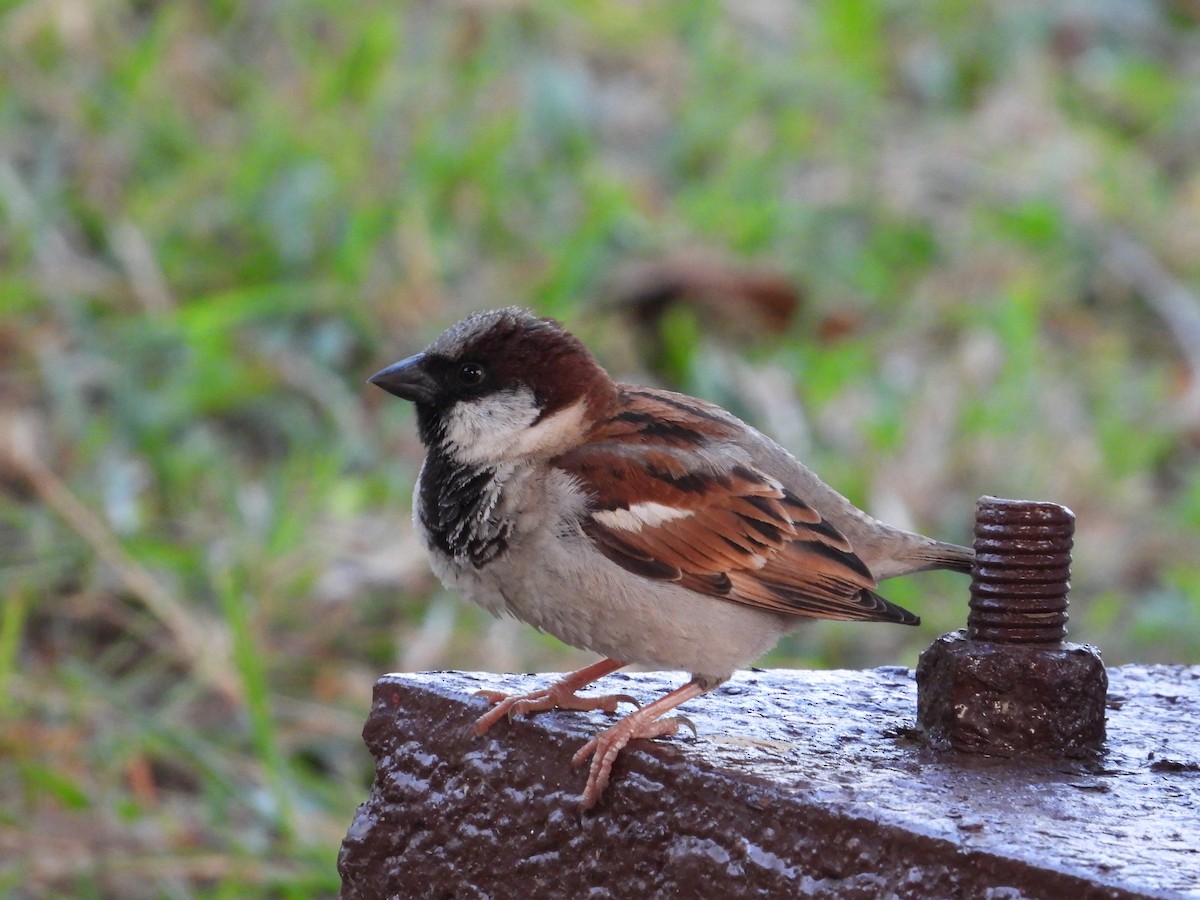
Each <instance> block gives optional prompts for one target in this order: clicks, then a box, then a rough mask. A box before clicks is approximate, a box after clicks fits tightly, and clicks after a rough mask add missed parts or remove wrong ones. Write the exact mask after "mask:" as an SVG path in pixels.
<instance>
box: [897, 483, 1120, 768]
mask: <svg viewBox="0 0 1200 900" xmlns="http://www.w3.org/2000/svg"><path fill="white" fill-rule="evenodd" d="M1074 530H1075V515H1074V513H1072V512H1071V511H1070V510H1069V509H1067V508H1066V507H1065V506H1059V505H1058V504H1055V503H1043V502H1035V501H1027V500H1005V499H1001V498H998V497H982V498H980V500H979V503H978V504H977V506H976V511H975V565H974V568H973V569H972V578H971V602H970V611H969V613H968V616H967V628H966V629H965V630H960V631H956V632H952V633H951V634H945V635H942V636H941V637H940V638H938V640H936V641H935V642H934V643H933V644H932V645H931V646H930V647H929V648H928V649H926V650H925V652H924V653H922V654H921V659H920V661H919V663H918V664H917V719H918V722H919V724H920V725H921V728H922V729H923V730H924V732H925V735H926V737H927V739H928V740H929V742H930V744H931V745H933V746H934V747H938V748H941V749H955V750H961V751H967V752H973V753H987V754H993V755H999V756H1017V755H1025V754H1039V755H1065V756H1082V755H1087V754H1089V753H1093V752H1095V751H1097V750H1099V749H1100V747H1101V745H1102V744H1103V742H1104V709H1105V699H1106V696H1105V695H1106V691H1107V688H1108V677H1107V675H1106V674H1105V672H1104V665H1103V663H1102V662H1101V661H1100V653H1099V651H1098V650H1096V649H1095V648H1094V647H1090V646H1087V645H1080V644H1069V643H1066V642H1065V641H1064V640H1063V638H1064V637H1065V636H1066V623H1067V593H1068V590H1069V589H1070V575H1071V547H1072V543H1073V538H1074Z"/></svg>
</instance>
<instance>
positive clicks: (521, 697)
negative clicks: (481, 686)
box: [475, 682, 642, 734]
mask: <svg viewBox="0 0 1200 900" xmlns="http://www.w3.org/2000/svg"><path fill="white" fill-rule="evenodd" d="M475 696H476V697H483V698H484V699H485V700H487V701H488V702H489V703H494V704H496V705H495V706H493V707H492V708H491V709H490V710H489V711H488V712H486V713H484V714H483V715H482V716H480V717H479V718H478V719H476V720H475V733H476V734H483V733H485V732H486V731H487V730H488V729H489V728H491V727H492V726H493V725H495V724H496V723H497V722H499V721H500V720H501V719H503V718H504V717H505V716H508V718H510V719H512V718H513V717H515V716H526V715H529V714H530V713H536V712H545V711H546V710H550V709H569V710H580V711H587V710H592V709H599V710H602V711H604V712H606V713H615V712H616V711H617V705H618V704H620V703H632V704H633V705H634V706H636V707H638V708H641V705H642V704H640V703H638V702H637V700H635V699H634V698H633V697H631V696H629V694H604V695H603V696H600V697H581V696H579V695H578V694H576V693H575V692H574V691H573V690H571V689H570V688H569V687H567V686H565V685H563V684H562V682H559V683H557V684H554V685H551V686H550V687H548V688H543V689H542V690H540V691H531V692H530V693H528V694H516V695H509V694H504V693H501V692H500V691H476V692H475Z"/></svg>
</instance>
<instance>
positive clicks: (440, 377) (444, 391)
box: [368, 307, 616, 465]
mask: <svg viewBox="0 0 1200 900" xmlns="http://www.w3.org/2000/svg"><path fill="white" fill-rule="evenodd" d="M368 380H369V381H370V382H371V383H372V384H375V385H378V386H379V387H381V388H383V389H384V390H385V391H387V392H388V393H390V394H395V395H396V396H397V397H401V398H403V399H405V400H411V401H412V402H413V403H415V404H416V407H417V424H418V427H419V429H420V435H421V441H422V443H424V444H425V446H426V447H430V448H434V447H436V448H439V449H441V450H444V451H445V452H447V453H449V454H450V455H451V456H453V457H454V458H455V459H457V460H459V461H460V462H463V463H467V464H472V465H489V464H494V463H498V462H505V461H511V460H516V459H519V458H522V457H547V456H554V455H556V454H559V453H562V452H564V451H565V450H568V449H570V448H571V447H574V446H576V445H578V444H579V443H582V441H583V439H584V436H585V434H586V431H587V428H588V426H589V425H590V423H591V422H592V421H594V420H595V419H596V418H597V417H599V416H600V415H602V414H603V412H604V409H605V408H606V407H607V406H608V405H609V404H610V403H611V402H612V400H613V397H614V396H615V392H616V389H615V387H614V385H613V383H612V380H611V379H610V378H609V377H608V373H606V372H605V371H604V369H602V368H601V367H600V364H599V363H597V362H596V360H595V358H594V357H593V356H592V354H591V353H590V352H589V351H588V349H587V348H586V347H584V346H583V344H582V342H580V341H579V339H578V338H576V337H575V336H574V335H572V334H570V333H568V332H567V331H566V330H565V329H563V327H562V326H561V325H559V324H558V323H557V322H555V321H554V320H553V319H543V318H539V317H538V316H535V315H533V314H532V313H530V312H528V311H527V310H523V309H519V308H517V307H508V308H506V309H497V310H490V311H488V312H481V313H476V314H475V315H473V316H470V317H468V318H466V319H463V321H461V322H459V323H458V324H457V325H454V326H452V327H450V328H448V329H447V330H446V331H444V332H443V333H442V335H441V336H440V337H439V338H438V339H437V340H435V341H434V342H433V343H432V344H430V345H429V347H428V348H426V350H425V351H424V352H423V353H418V354H417V355H416V356H410V357H409V358H408V359H404V360H401V361H400V362H398V363H394V364H392V365H390V366H388V367H387V368H386V369H383V370H381V371H379V372H376V373H375V374H374V375H372V376H371V377H370V378H369V379H368Z"/></svg>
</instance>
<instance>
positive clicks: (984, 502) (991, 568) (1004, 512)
mask: <svg viewBox="0 0 1200 900" xmlns="http://www.w3.org/2000/svg"><path fill="white" fill-rule="evenodd" d="M1074 535H1075V514H1074V513H1073V512H1071V510H1069V509H1067V508H1066V507H1065V506H1059V505H1058V504H1057V503H1041V502H1037V501H1032V500H1005V499H1002V498H999V497H981V498H980V499H979V502H978V504H976V507H975V563H974V565H973V566H972V568H971V604H970V612H969V613H968V615H967V636H968V637H970V638H971V639H973V640H978V641H992V642H995V643H1004V644H1033V643H1058V642H1061V641H1062V640H1063V638H1065V637H1066V635H1067V592H1068V591H1069V590H1070V587H1071V582H1070V578H1071V547H1072V546H1073V544H1074Z"/></svg>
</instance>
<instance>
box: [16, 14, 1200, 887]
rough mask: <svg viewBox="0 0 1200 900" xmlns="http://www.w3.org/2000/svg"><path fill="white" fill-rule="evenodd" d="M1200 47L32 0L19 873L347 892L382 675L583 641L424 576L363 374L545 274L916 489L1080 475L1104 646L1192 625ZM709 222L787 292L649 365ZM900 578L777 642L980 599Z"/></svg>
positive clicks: (846, 22)
mask: <svg viewBox="0 0 1200 900" xmlns="http://www.w3.org/2000/svg"><path fill="white" fill-rule="evenodd" d="M1197 58H1200V14H1198V12H1197V8H1196V6H1195V4H1194V3H1191V2H1188V0H1176V2H1174V3H1159V4H1155V3H1149V2H1140V0H1124V2H1116V0H1111V2H1108V0H1106V2H1098V3H1094V4H1089V5H1087V6H1079V5H1061V6H1059V5H1044V4H1033V3H1015V4H1014V3H1003V4H1002V3H984V4H976V5H974V6H970V7H969V6H967V5H964V4H959V3H951V2H949V0H940V2H939V0H931V2H924V3H919V4H911V5H900V6H898V5H895V4H886V3H883V2H880V0H854V2H841V3H813V4H803V5H793V4H790V3H783V2H770V0H756V2H754V3H739V4H733V3H726V4H721V3H716V2H704V3H695V4H643V3H634V2H621V3H611V4H591V3H583V2H555V3H551V2H507V3H484V2H461V3H446V4H434V3H417V2H412V3H401V4H392V3H381V2H364V3H359V4H355V5H353V6H345V7H343V6H340V5H336V4H331V3H325V2H318V0H294V2H291V3H287V4H266V3H257V2H237V0H222V2H216V3H199V2H178V3H170V4H133V3H123V2H109V3H95V4H86V3H82V4H81V3H66V2H50V0H38V2H35V0H26V2H4V3H0V591H2V599H3V611H2V613H0V688H2V690H0V715H2V717H3V723H2V727H0V795H2V796H3V797H4V798H5V802H4V804H3V806H2V807H0V892H3V893H5V894H7V895H10V896H14V897H25V896H30V897H32V896H42V895H45V894H48V893H71V894H75V895H78V896H83V897H91V896H95V897H101V896H122V897H132V896H212V897H226V896H245V895H247V894H259V895H268V896H297V897H300V896H303V897H308V896H319V895H330V894H332V893H334V892H335V891H336V889H337V877H336V871H335V868H334V859H335V855H336V849H337V845H338V843H339V841H340V839H341V836H342V834H343V833H344V830H345V828H346V827H347V825H348V824H349V821H350V817H351V814H352V811H353V808H354V805H355V803H356V802H357V801H358V800H359V799H361V798H362V797H363V796H364V794H365V791H366V787H367V785H368V784H369V777H370V760H369V759H368V758H367V757H366V753H365V751H364V750H363V749H362V748H361V744H360V742H359V739H358V731H359V729H360V727H361V722H362V720H363V719H364V718H365V714H366V711H367V707H368V703H369V697H370V686H371V684H372V682H373V680H374V678H375V677H376V676H377V675H379V674H381V673H382V672H384V671H387V670H393V669H397V668H436V667H451V666H453V667H461V668H504V669H515V670H534V669H543V670H548V669H554V668H565V667H568V666H571V665H573V664H575V663H578V662H580V661H582V660H585V659H587V657H586V655H584V654H580V653H577V652H575V651H570V650H566V649H564V648H562V647H560V646H559V645H557V644H556V642H554V641H553V640H551V639H549V638H546V637H544V636H540V635H537V634H535V633H532V632H531V631H530V630H529V629H526V628H524V627H522V626H516V625H513V624H512V623H499V624H492V623H491V622H490V620H488V619H487V617H486V616H485V615H484V614H482V613H481V612H479V611H477V610H474V609H471V608H467V607H464V606H462V605H460V604H459V603H458V601H457V600H456V599H454V598H452V597H450V596H448V595H447V594H445V593H444V592H443V591H442V590H441V589H440V588H439V587H438V586H437V585H436V584H435V582H434V581H433V580H432V578H431V577H430V576H429V574H428V572H427V569H426V568H425V565H424V562H423V559H422V557H421V554H420V551H419V549H418V548H416V547H415V546H414V543H413V539H412V534H411V527H410V525H409V523H408V519H409V512H408V508H409V496H410V489H411V484H412V480H413V478H414V477H415V473H416V469H417V466H418V464H419V460H420V449H419V447H418V445H417V444H416V442H415V437H414V434H413V429H412V422H411V418H410V412H409V410H407V409H405V408H404V405H403V404H399V403H395V402H392V401H390V400H389V398H386V397H383V396H382V395H379V394H378V392H376V393H372V392H370V391H369V390H368V389H366V388H365V387H364V386H363V379H364V377H365V376H366V375H367V374H369V373H370V372H371V371H374V368H375V367H377V366H378V365H381V364H384V363H386V362H390V361H392V360H394V359H397V358H399V357H401V356H403V355H406V354H408V353H410V352H413V351H415V350H416V349H419V348H420V347H421V346H422V345H423V344H424V343H425V342H426V341H427V340H428V339H429V338H431V337H432V336H434V335H435V334H436V333H437V332H438V331H439V330H440V329H441V328H442V327H444V326H446V325H447V324H449V323H451V322H452V321H454V320H455V319H457V318H458V317H459V316H461V315H462V314H464V313H465V312H467V311H469V310H473V309H478V308H483V307H489V306H496V305H501V304H504V303H509V302H519V303H523V304H527V305H531V306H534V307H535V308H537V309H538V310H540V311H542V312H545V313H548V314H553V315H557V316H559V317H561V318H563V319H564V320H565V321H567V322H568V323H569V324H570V325H571V326H572V327H573V328H575V329H576V330H577V331H578V332H579V333H580V334H581V335H583V336H584V337H585V338H586V339H587V340H588V341H589V343H590V344H592V345H593V346H594V347H596V348H597V351H598V352H599V353H600V354H601V355H602V357H603V359H604V361H605V362H606V363H607V364H609V365H610V367H611V368H612V369H613V371H614V372H617V373H619V374H621V375H623V376H625V377H628V378H630V379H647V378H654V377H656V378H659V379H660V380H662V379H665V380H667V381H668V382H669V383H671V384H672V385H673V386H676V387H679V388H681V389H684V390H689V391H693V392H698V393H702V394H704V395H705V396H709V397H711V398H712V399H715V400H717V401H719V402H722V403H727V404H729V405H731V406H732V407H733V408H736V409H737V410H738V411H739V412H741V413H742V414H744V415H746V416H747V417H749V418H751V419H752V420H753V421H754V422H755V423H756V424H759V425H760V426H761V427H763V428H765V429H767V430H769V431H772V432H773V433H776V434H777V435H779V436H780V437H782V438H783V439H785V441H786V442H787V443H788V444H789V445H790V446H791V447H792V449H794V450H795V451H797V453H799V454H800V455H801V456H802V457H803V458H804V459H805V460H806V461H807V462H809V464H810V465H812V466H813V467H814V468H815V469H816V470H817V471H819V472H821V473H822V474H823V475H824V476H825V477H826V479H827V480H828V481H830V482H831V483H832V484H834V485H835V486H837V487H838V488H839V489H840V490H842V491H843V492H844V493H846V494H847V495H848V496H850V497H851V498H852V499H853V500H855V501H856V502H858V503H859V504H860V505H863V506H864V507H866V508H868V509H870V510H871V511H873V512H875V513H876V514H878V515H880V516H882V517H884V518H888V519H891V520H895V521H897V522H898V523H900V524H910V525H912V526H914V527H918V528H920V529H921V530H924V531H926V532H928V533H932V534H936V535H938V536H941V537H944V538H947V539H952V540H959V541H963V542H967V541H969V539H970V538H969V529H970V518H971V510H972V506H973V503H974V500H975V498H976V497H978V496H979V495H980V494H983V493H995V494H1000V495H1005V496H1020V497H1036V498H1046V499H1053V500H1057V501H1060V502H1064V503H1067V504H1068V505H1070V506H1071V507H1072V508H1074V509H1075V511H1076V513H1077V514H1078V516H1079V531H1078V535H1077V541H1076V543H1077V552H1076V567H1075V581H1074V583H1075V589H1074V593H1073V601H1074V602H1073V606H1072V630H1073V635H1074V636H1075V637H1077V638H1078V639H1080V640H1087V641H1089V642H1093V643H1096V644H1098V645H1099V646H1101V647H1102V649H1103V650H1104V653H1105V658H1106V659H1107V660H1108V661H1109V662H1110V663H1121V662H1125V661H1131V660H1137V661H1143V662H1150V661H1160V660H1161V661H1173V662H1189V663H1198V662H1200V574H1197V573H1198V570H1197V568H1196V559H1197V556H1198V553H1197V551H1198V550H1200V541H1198V539H1197V534H1198V531H1200V453H1198V441H1200V383H1198V381H1197V376H1198V375H1200V346H1197V340H1198V339H1197V336H1196V331H1195V327H1196V326H1195V321H1196V318H1195V317H1197V316H1200V306H1198V305H1197V304H1198V302H1200V301H1197V291H1198V290H1200V163H1198V161H1197V158H1196V155H1195V153H1194V148H1195V147H1196V146H1197V145H1198V141H1200V87H1198V86H1197V85H1198V84H1200V82H1197V80H1196V78H1195V77H1194V76H1195V64H1194V61H1195V60H1196V59H1197ZM680 249H685V250H689V251H690V252H693V253H699V254H701V255H703V256H705V257H706V258H716V259H723V260H727V261H730V262H729V264H730V265H738V266H741V265H746V266H752V267H762V268H764V269H766V270H770V271H773V272H778V273H782V275H783V276H784V277H786V278H787V279H788V280H789V281H790V282H791V283H792V284H794V285H795V286H796V287H797V290H798V291H800V292H801V294H802V297H803V305H802V308H801V310H800V313H799V315H798V317H797V318H796V320H795V322H794V323H793V325H792V326H791V327H790V328H789V329H787V331H786V333H783V334H778V335H774V334H773V335H759V336H758V337H757V338H756V339H752V340H750V341H749V342H748V343H747V342H745V341H740V342H739V341H735V340H733V339H731V338H730V337H729V336H728V335H725V334H723V333H722V330H721V328H720V327H717V326H716V325H714V323H713V320H712V318H711V317H710V316H709V315H708V314H707V313H705V312H704V310H699V311H697V310H694V309H690V308H687V307H684V308H680V309H676V310H673V311H672V312H671V313H670V319H669V321H670V322H671V323H672V329H671V332H670V335H669V336H668V339H667V344H668V346H666V347H665V349H664V351H663V353H662V357H661V360H660V361H661V362H662V363H663V365H662V366H661V367H660V368H659V371H658V374H657V375H652V374H650V373H649V372H648V366H649V364H650V363H649V361H648V360H647V358H645V357H644V356H641V355H639V352H638V350H637V346H638V344H637V342H636V341H635V337H637V336H638V333H637V328H636V326H635V325H634V324H632V323H631V322H630V320H629V317H628V315H627V314H626V312H625V311H624V310H623V308H622V307H621V306H620V304H617V303H614V302H612V296H613V287H612V285H613V280H614V276H615V274H616V273H618V272H619V271H620V270H621V269H622V267H623V266H625V265H626V264H627V263H629V262H630V261H633V260H647V259H649V260H653V259H656V258H661V257H663V256H664V255H670V254H671V253H674V252H676V251H678V250H680ZM1131 254H1132V256H1131ZM885 593H886V594H887V596H889V597H890V598H891V599H893V600H895V601H897V602H899V603H901V604H902V605H905V606H907V607H910V608H912V609H914V610H916V611H918V612H920V614H921V615H922V616H923V618H924V620H925V624H924V625H923V626H922V628H921V629H920V630H919V631H916V630H908V629H887V628H864V627H862V626H844V625H834V624H821V625H817V626H814V627H812V628H810V629H806V630H805V631H803V632H802V633H801V634H800V635H797V636H796V637H794V638H791V639H789V640H787V641H785V642H784V644H782V645H781V647H780V648H779V649H778V650H777V651H775V652H774V653H773V654H772V655H771V656H770V657H769V658H768V660H767V662H768V664H772V665H820V666H861V665H878V664H887V663H904V664H908V665H912V664H913V663H914V662H915V659H916V654H917V652H918V651H919V650H920V648H921V647H923V646H924V645H925V644H927V643H928V642H929V641H930V640H931V639H932V638H933V637H934V636H935V635H936V634H938V633H940V632H942V631H945V630H949V629H952V628H955V627H959V626H960V625H961V624H962V623H963V621H964V617H965V596H966V595H965V585H964V583H963V580H962V579H961V578H956V577H954V576H949V575H930V576H921V577H918V578H913V579H907V580H903V581H897V582H890V583H888V584H887V585H885Z"/></svg>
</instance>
